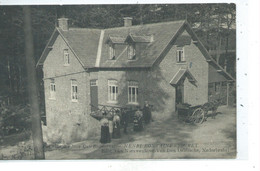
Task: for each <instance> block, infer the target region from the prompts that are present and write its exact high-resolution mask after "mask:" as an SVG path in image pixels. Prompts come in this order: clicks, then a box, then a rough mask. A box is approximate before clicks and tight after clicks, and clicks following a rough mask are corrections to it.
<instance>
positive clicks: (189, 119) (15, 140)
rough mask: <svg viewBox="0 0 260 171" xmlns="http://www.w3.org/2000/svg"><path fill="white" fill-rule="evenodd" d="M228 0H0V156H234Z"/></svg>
mask: <svg viewBox="0 0 260 171" xmlns="http://www.w3.org/2000/svg"><path fill="white" fill-rule="evenodd" d="M236 43H237V42H236V4H234V3H215V4H212V3H211V4H207V3H204V4H129V5H126V4H116V5H112V4H111V5H48V6H46V5H38V6H35V5H33V6H0V49H1V53H0V87H1V88H0V159H1V160H34V159H46V160H77V159H235V158H236V157H237V128H236V125H237V124H236V119H237V110H236V106H237V104H236V99H237V98H236V94H237V93H236V88H237V87H236V85H237V83H236V60H237V59H236Z"/></svg>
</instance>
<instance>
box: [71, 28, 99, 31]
mask: <svg viewBox="0 0 260 171" xmlns="http://www.w3.org/2000/svg"><path fill="white" fill-rule="evenodd" d="M70 30H96V31H101V30H104V29H97V28H78V27H70V28H69V31H70Z"/></svg>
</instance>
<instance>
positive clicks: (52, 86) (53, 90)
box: [49, 80, 56, 100]
mask: <svg viewBox="0 0 260 171" xmlns="http://www.w3.org/2000/svg"><path fill="white" fill-rule="evenodd" d="M49 99H52V100H56V85H55V82H54V80H51V82H50V98H49Z"/></svg>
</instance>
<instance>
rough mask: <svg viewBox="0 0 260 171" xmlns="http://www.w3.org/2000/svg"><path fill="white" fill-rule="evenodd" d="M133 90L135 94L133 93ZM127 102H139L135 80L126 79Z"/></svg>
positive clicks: (137, 85)
mask: <svg viewBox="0 0 260 171" xmlns="http://www.w3.org/2000/svg"><path fill="white" fill-rule="evenodd" d="M133 90H134V92H135V94H133ZM127 91H128V93H127V94H128V103H129V104H139V103H138V93H139V84H138V82H137V81H128V89H127Z"/></svg>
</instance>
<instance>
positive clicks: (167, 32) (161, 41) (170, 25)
mask: <svg viewBox="0 0 260 171" xmlns="http://www.w3.org/2000/svg"><path fill="white" fill-rule="evenodd" d="M184 23H185V21H184V20H181V21H172V22H163V23H155V24H146V25H137V26H131V27H118V28H109V29H105V33H104V37H108V36H109V35H120V36H125V37H126V36H128V35H134V36H135V37H133V39H136V38H137V36H142V37H144V35H146V36H145V38H147V36H148V35H150V36H153V39H154V41H151V42H147V43H145V45H142V46H143V48H142V52H141V53H140V54H139V56H137V57H136V60H128V59H127V55H126V53H127V52H126V51H124V53H125V54H122V55H121V56H120V57H119V58H117V59H116V60H107V59H109V57H108V55H109V54H108V53H107V50H106V46H102V55H101V61H100V65H99V67H100V68H146V67H152V66H153V64H154V62H155V61H156V60H157V58H158V57H159V56H160V54H161V53H162V51H163V49H164V48H165V47H166V46H167V45H168V44H169V43H170V42H171V40H172V38H173V37H174V36H175V35H177V33H178V32H180V30H181V28H182V27H183V25H184ZM103 44H105V40H104V43H103Z"/></svg>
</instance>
